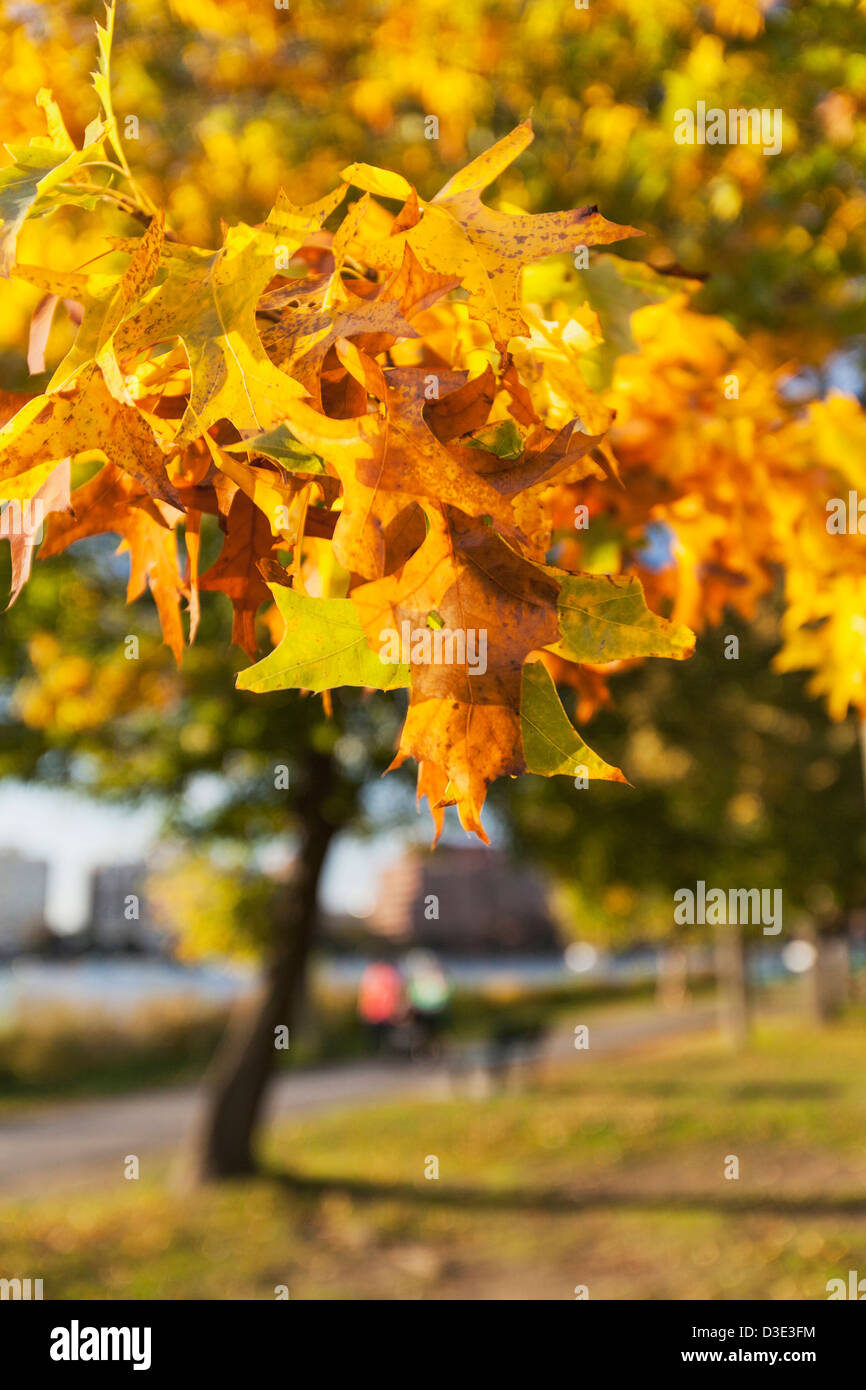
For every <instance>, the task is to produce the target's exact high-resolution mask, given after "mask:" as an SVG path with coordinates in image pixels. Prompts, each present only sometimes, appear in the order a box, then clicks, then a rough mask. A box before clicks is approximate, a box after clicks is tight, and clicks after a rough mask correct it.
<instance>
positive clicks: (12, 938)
mask: <svg viewBox="0 0 866 1390" xmlns="http://www.w3.org/2000/svg"><path fill="white" fill-rule="evenodd" d="M47 883H48V865H47V864H46V863H45V862H44V861H43V860H41V859H25V858H24V857H23V855H20V854H18V853H17V851H16V850H3V851H0V955H4V956H14V955H17V954H18V953H19V952H21V951H33V950H36V949H37V948H39V947H41V946H42V945H44V943H45V938H46V935H47V928H46V926H45V892H46V887H47Z"/></svg>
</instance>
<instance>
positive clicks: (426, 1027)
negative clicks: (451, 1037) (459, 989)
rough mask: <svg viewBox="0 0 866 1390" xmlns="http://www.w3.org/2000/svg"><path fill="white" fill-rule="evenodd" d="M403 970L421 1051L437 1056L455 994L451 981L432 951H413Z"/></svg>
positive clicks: (418, 1045)
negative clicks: (452, 997) (453, 994)
mask: <svg viewBox="0 0 866 1390" xmlns="http://www.w3.org/2000/svg"><path fill="white" fill-rule="evenodd" d="M403 969H404V972H405V975H406V994H407V996H408V1000H409V1009H410V1012H411V1018H412V1023H413V1025H414V1032H415V1036H416V1042H417V1047H418V1050H419V1051H422V1052H426V1053H427V1054H428V1055H430V1056H433V1057H438V1056H439V1055H440V1053H441V1050H442V1032H443V1029H444V1026H445V1023H446V1021H447V1018H448V1011H449V1007H450V1004H451V996H452V993H453V990H452V987H451V984H450V981H449V979H448V976H447V975H446V974H445V971H444V970H443V969H442V966H441V965H440V964H439V961H438V960H437V959H436V957H435V956H434V955H433V954H432V953H431V952H430V951H412V952H410V954H409V955H408V956H407V957H406V960H405V962H404V965H403Z"/></svg>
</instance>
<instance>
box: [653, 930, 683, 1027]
mask: <svg viewBox="0 0 866 1390" xmlns="http://www.w3.org/2000/svg"><path fill="white" fill-rule="evenodd" d="M688 1002H689V957H688V952H687V951H686V948H685V946H682V945H680V943H679V942H671V943H669V944H667V945H665V946H662V947H661V948H660V949H659V953H658V966H657V974H656V1003H657V1004H658V1006H659V1008H661V1009H665V1010H666V1011H671V1012H674V1013H675V1012H677V1011H678V1010H680V1009H684V1008H685V1007H686V1005H687V1004H688Z"/></svg>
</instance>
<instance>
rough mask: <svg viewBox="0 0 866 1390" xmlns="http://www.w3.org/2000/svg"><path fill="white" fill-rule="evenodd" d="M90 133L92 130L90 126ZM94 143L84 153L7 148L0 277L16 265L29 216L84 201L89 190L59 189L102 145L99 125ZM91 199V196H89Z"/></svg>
mask: <svg viewBox="0 0 866 1390" xmlns="http://www.w3.org/2000/svg"><path fill="white" fill-rule="evenodd" d="M88 130H90V127H88ZM91 134H92V135H93V136H94V138H93V139H92V140H90V141H89V142H88V143H85V146H84V149H83V150H73V151H72V153H69V152H68V151H67V150H61V149H56V148H52V147H51V146H49V145H37V144H31V145H7V146H6V149H7V150H8V151H9V153H10V154H11V155H12V158H13V161H14V162H13V163H12V164H8V165H7V166H6V168H5V169H0V218H2V220H3V226H2V227H0V275H2V276H4V278H6V279H8V277H9V276H10V275H11V273H12V269H13V267H14V265H15V248H16V244H17V241H18V233H19V232H20V230H21V228H22V226H23V225H24V222H25V221H26V219H27V217H28V216H30V215H31V214H32V215H34V216H41V215H42V214H44V213H46V212H53V211H54V209H55V208H58V207H62V206H64V205H66V204H69V203H76V202H80V201H81V194H82V192H85V191H86V190H83V189H78V190H70V191H69V192H66V191H63V190H60V189H59V188H58V187H57V185H58V184H61V183H63V182H64V180H65V179H66V178H67V177H68V175H69V174H71V173H72V172H73V171H74V170H75V169H77V168H78V166H79V165H80V164H81V163H82V161H83V160H84V159H85V158H86V157H87V155H89V154H90V153H91V152H92V150H93V149H94V147H95V146H97V145H99V144H100V142H101V140H102V137H103V134H104V130H103V127H102V125H101V124H98V125H97V127H96V130H95V132H94V131H91ZM89 196H90V195H89Z"/></svg>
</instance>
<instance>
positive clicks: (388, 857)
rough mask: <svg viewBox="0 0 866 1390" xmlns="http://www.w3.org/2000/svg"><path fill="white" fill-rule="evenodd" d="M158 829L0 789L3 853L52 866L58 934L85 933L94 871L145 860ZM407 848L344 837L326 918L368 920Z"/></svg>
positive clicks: (329, 878)
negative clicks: (341, 915)
mask: <svg viewBox="0 0 866 1390" xmlns="http://www.w3.org/2000/svg"><path fill="white" fill-rule="evenodd" d="M158 828H159V816H158V812H157V811H156V810H151V809H147V808H138V809H135V810H131V809H126V808H123V807H119V806H106V805H105V804H104V803H99V802H95V801H91V800H89V799H88V798H85V797H81V796H76V795H75V794H74V793H73V792H65V791H61V790H58V789H57V788H53V787H52V788H48V787H38V786H34V787H27V786H23V785H21V784H20V783H18V784H16V783H13V782H6V783H4V784H3V785H2V787H0V851H2V850H5V849H15V850H17V851H18V853H19V854H22V855H24V856H25V857H26V858H29V859H45V860H47V861H48V865H49V873H48V901H47V905H46V917H47V919H48V922H49V923H50V924H51V926H53V927H54V928H56V929H57V930H58V931H66V932H68V931H75V930H77V929H78V928H79V927H81V926H83V925H84V922H85V920H86V917H87V912H88V907H89V874H90V871H91V869H93V868H98V867H103V866H106V865H110V864H121V863H132V862H134V861H136V860H138V859H141V858H143V857H145V856H146V854H147V852H148V850H149V849H150V848H151V847H152V846H153V845H154V844H155V843H156V840H157V838H158ZM404 845H405V836H403V835H401V834H399V833H397V832H394V831H389V832H388V833H387V834H383V835H378V836H373V837H372V838H371V839H369V840H363V841H361V840H358V839H356V838H354V837H350V836H341V837H340V838H339V839H338V840H337V841H336V842H335V844H334V847H333V850H332V852H331V854H330V855H329V856H328V861H327V863H326V866H325V873H324V877H323V883H322V906H323V908H324V909H325V911H327V912H352V913H358V914H363V913H365V912H368V911H369V910H370V909H371V907H372V906H373V901H374V898H375V894H376V888H377V884H378V881H379V877H380V875H381V872H382V869H383V868H385V866H386V865H388V864H390V863H393V862H394V861H395V860H396V859H398V858H399V857H400V854H401V853H402V850H403V848H404ZM0 907H2V905H0Z"/></svg>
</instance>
